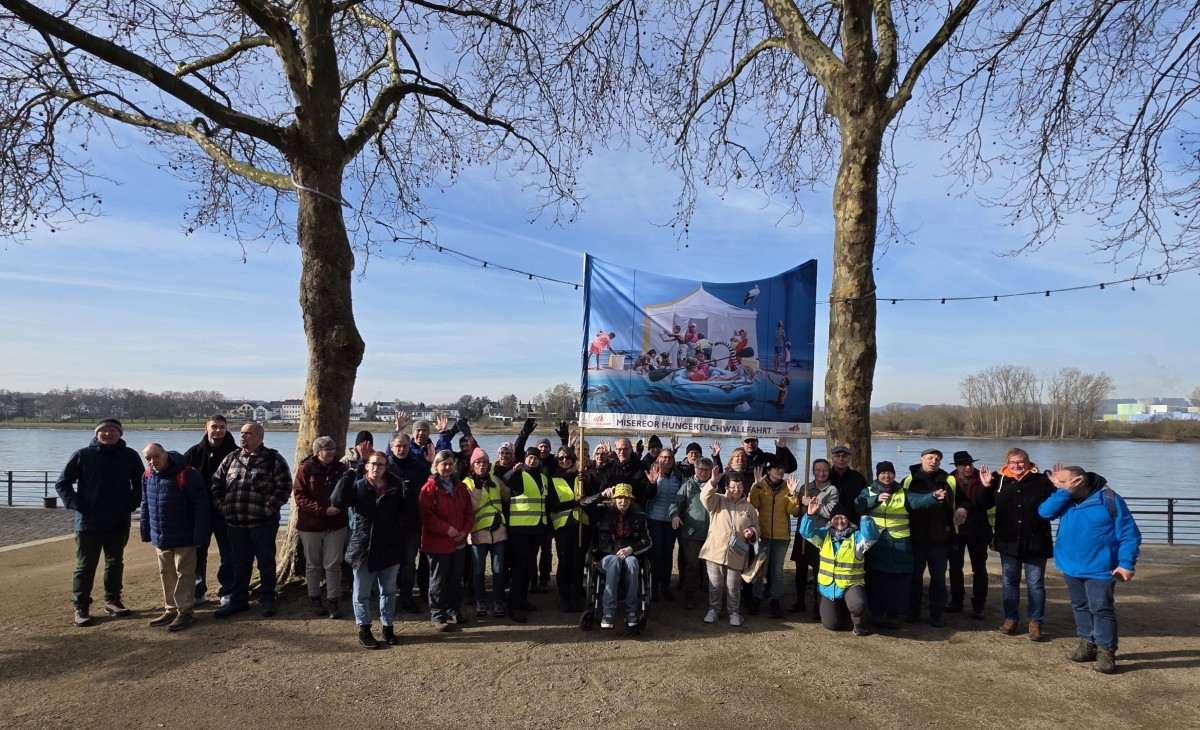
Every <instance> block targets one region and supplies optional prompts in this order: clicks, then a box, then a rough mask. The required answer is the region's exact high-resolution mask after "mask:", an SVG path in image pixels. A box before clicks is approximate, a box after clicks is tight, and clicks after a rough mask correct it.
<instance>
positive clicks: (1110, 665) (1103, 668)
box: [1092, 646, 1117, 674]
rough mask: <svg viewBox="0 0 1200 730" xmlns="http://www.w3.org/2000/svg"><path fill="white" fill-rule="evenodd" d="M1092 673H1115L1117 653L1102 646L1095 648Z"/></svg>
mask: <svg viewBox="0 0 1200 730" xmlns="http://www.w3.org/2000/svg"><path fill="white" fill-rule="evenodd" d="M1092 671H1094V672H1100V673H1101V674H1114V673H1115V672H1116V671H1117V652H1115V651H1113V650H1112V649H1109V648H1107V647H1104V646H1097V647H1096V663H1095V664H1094V665H1092Z"/></svg>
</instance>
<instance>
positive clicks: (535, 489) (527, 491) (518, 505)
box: [508, 470, 546, 527]
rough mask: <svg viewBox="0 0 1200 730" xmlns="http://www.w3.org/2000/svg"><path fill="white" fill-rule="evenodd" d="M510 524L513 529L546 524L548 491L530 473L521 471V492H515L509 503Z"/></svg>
mask: <svg viewBox="0 0 1200 730" xmlns="http://www.w3.org/2000/svg"><path fill="white" fill-rule="evenodd" d="M508 524H509V525H511V526H512V527H540V526H542V525H544V524H546V490H545V488H544V487H543V486H542V485H541V484H539V483H538V481H537V480H536V479H534V478H533V476H532V475H530V473H529V472H528V471H525V470H522V471H521V491H520V492H513V495H512V501H510V502H509V503H508Z"/></svg>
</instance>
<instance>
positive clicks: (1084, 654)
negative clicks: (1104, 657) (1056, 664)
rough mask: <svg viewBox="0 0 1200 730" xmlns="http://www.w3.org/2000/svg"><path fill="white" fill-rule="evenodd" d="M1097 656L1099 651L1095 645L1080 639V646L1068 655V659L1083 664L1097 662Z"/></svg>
mask: <svg viewBox="0 0 1200 730" xmlns="http://www.w3.org/2000/svg"><path fill="white" fill-rule="evenodd" d="M1096 654H1097V649H1096V645H1095V644H1093V643H1092V642H1090V641H1085V640H1084V639H1080V640H1079V645H1078V646H1076V647H1075V650H1074V651H1072V652H1071V653H1070V654H1068V655H1067V658H1068V659H1070V660H1071V661H1073V662H1078V663H1080V664H1082V663H1083V662H1094V661H1096Z"/></svg>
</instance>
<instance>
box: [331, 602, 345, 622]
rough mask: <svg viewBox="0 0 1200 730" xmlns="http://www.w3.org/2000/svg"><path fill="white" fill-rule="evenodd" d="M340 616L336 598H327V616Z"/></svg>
mask: <svg viewBox="0 0 1200 730" xmlns="http://www.w3.org/2000/svg"><path fill="white" fill-rule="evenodd" d="M341 617H342V609H341V608H340V607H338V599H336V598H330V599H329V618H331V619H335V620H336V619H340V618H341Z"/></svg>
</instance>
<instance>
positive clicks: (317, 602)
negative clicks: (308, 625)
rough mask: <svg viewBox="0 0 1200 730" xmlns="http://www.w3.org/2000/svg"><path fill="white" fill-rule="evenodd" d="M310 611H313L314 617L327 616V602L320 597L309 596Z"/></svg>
mask: <svg viewBox="0 0 1200 730" xmlns="http://www.w3.org/2000/svg"><path fill="white" fill-rule="evenodd" d="M308 610H309V611H311V612H312V615H314V616H324V615H325V602H324V601H322V600H321V597H320V596H309V597H308Z"/></svg>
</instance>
